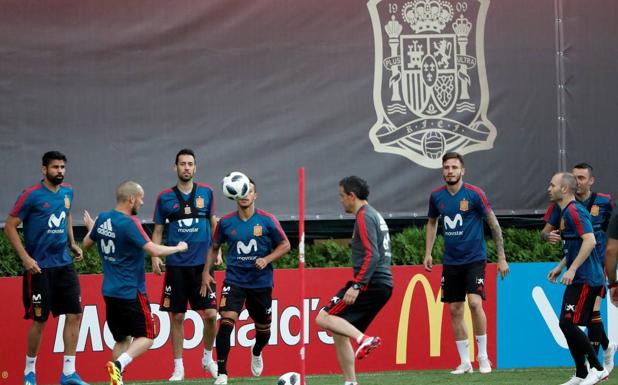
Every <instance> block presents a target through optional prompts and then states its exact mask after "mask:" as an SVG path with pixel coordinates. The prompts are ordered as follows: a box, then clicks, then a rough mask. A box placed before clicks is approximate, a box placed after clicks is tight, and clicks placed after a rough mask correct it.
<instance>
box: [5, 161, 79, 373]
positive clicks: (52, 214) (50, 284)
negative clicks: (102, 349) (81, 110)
mask: <svg viewBox="0 0 618 385" xmlns="http://www.w3.org/2000/svg"><path fill="white" fill-rule="evenodd" d="M66 161H67V158H66V156H65V155H64V154H62V153H60V152H58V151H49V152H46V153H45V154H44V155H43V165H42V168H41V172H42V173H43V176H44V178H43V180H42V181H41V182H40V183H37V184H35V185H34V186H32V187H30V188H28V189H26V190H24V192H22V193H21V195H20V196H19V198H18V199H17V203H15V206H14V207H13V209H12V210H11V212H10V214H9V216H8V218H7V219H6V225H5V227H4V232H5V234H6V237H7V238H8V240H9V242H10V243H11V245H12V246H13V248H15V251H16V252H17V255H18V256H19V258H20V259H21V262H22V264H23V266H24V271H25V272H24V275H23V280H24V282H23V291H24V295H23V299H24V307H25V309H26V314H25V316H24V318H25V319H32V325H31V326H30V329H29V331H28V345H27V351H26V368H25V370H24V384H25V385H36V370H35V366H36V356H37V353H38V351H39V346H40V344H41V337H42V336H43V330H44V328H45V323H46V322H47V319H48V317H49V312H50V311H51V312H52V314H53V315H54V317H57V316H59V315H60V314H65V315H66V320H65V323H64V331H63V342H64V359H63V363H64V366H63V369H62V374H61V376H60V384H61V385H67V384H72V385H86V383H85V382H84V381H82V380H81V379H80V377H79V376H78V375H77V372H76V371H75V351H76V347H77V336H78V332H79V323H80V319H81V313H82V306H81V300H80V286H79V278H78V277H77V271H76V270H75V266H74V265H73V258H71V256H70V255H69V248H70V249H71V251H72V252H73V255H74V257H75V261H80V260H81V259H82V258H83V255H82V250H81V249H80V248H79V246H78V245H77V243H76V242H75V238H74V237H73V219H72V217H71V203H72V201H73V188H72V187H71V186H70V185H68V184H65V183H62V181H63V180H64V174H65V164H66ZM22 222H23V224H24V229H23V232H24V241H25V247H24V245H23V244H22V242H21V240H20V238H19V234H18V232H17V226H19V224H20V223H22Z"/></svg>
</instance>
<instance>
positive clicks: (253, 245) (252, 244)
mask: <svg viewBox="0 0 618 385" xmlns="http://www.w3.org/2000/svg"><path fill="white" fill-rule="evenodd" d="M252 252H253V253H255V252H257V241H256V240H255V239H251V240H250V241H249V244H248V245H245V244H244V243H243V242H242V241H238V243H237V244H236V253H237V254H245V255H246V254H250V253H252Z"/></svg>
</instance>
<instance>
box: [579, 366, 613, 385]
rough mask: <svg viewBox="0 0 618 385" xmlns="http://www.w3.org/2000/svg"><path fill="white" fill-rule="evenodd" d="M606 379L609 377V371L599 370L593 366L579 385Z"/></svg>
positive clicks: (590, 384)
mask: <svg viewBox="0 0 618 385" xmlns="http://www.w3.org/2000/svg"><path fill="white" fill-rule="evenodd" d="M605 379H607V371H606V370H605V369H603V370H598V369H596V368H591V369H590V371H588V375H587V376H586V378H584V380H583V381H582V382H580V383H579V385H595V384H598V383H599V382H601V381H603V380H605Z"/></svg>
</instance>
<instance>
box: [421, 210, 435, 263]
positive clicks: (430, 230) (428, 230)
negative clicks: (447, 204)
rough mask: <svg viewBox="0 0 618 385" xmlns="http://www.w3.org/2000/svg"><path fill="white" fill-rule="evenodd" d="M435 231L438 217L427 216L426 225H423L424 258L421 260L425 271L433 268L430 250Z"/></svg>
mask: <svg viewBox="0 0 618 385" xmlns="http://www.w3.org/2000/svg"><path fill="white" fill-rule="evenodd" d="M437 232H438V218H428V219H427V225H426V226H425V258H424V260H423V266H424V267H425V270H427V271H431V269H432V268H433V258H432V257H431V251H432V250H433V244H434V243H435V242H436V234H437Z"/></svg>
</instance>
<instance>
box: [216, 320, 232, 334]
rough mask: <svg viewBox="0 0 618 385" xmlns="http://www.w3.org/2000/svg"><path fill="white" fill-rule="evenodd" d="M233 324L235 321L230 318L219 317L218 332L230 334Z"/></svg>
mask: <svg viewBox="0 0 618 385" xmlns="http://www.w3.org/2000/svg"><path fill="white" fill-rule="evenodd" d="M235 324H236V321H234V320H233V319H232V318H221V321H219V334H221V335H231V334H232V330H234V325H235Z"/></svg>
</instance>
